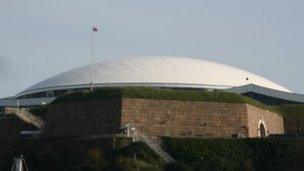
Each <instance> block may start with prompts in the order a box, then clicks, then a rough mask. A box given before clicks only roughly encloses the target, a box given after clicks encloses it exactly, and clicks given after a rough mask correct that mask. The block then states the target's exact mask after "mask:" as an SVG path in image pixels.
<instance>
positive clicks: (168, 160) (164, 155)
mask: <svg viewBox="0 0 304 171" xmlns="http://www.w3.org/2000/svg"><path fill="white" fill-rule="evenodd" d="M138 137H139V139H140V140H141V141H143V142H145V143H146V144H147V145H148V146H149V147H150V148H151V149H152V150H153V151H155V152H156V153H157V154H158V155H159V156H160V157H161V158H162V159H163V160H164V161H165V162H166V163H173V162H175V160H174V158H173V157H172V156H170V154H168V153H167V152H165V151H164V150H163V149H162V148H161V146H160V144H158V143H155V142H153V141H152V140H151V139H150V138H149V137H147V136H146V135H145V134H141V133H139V134H138Z"/></svg>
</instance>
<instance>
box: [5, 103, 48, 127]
mask: <svg viewBox="0 0 304 171" xmlns="http://www.w3.org/2000/svg"><path fill="white" fill-rule="evenodd" d="M4 113H5V115H14V116H16V117H18V118H19V119H21V120H22V121H24V122H25V123H29V124H32V125H34V126H36V127H37V128H38V129H42V128H43V127H44V125H45V122H44V120H42V119H41V118H40V117H38V116H35V115H34V114H32V113H31V112H29V111H27V110H26V109H25V108H21V109H19V108H13V107H6V108H5V111H4Z"/></svg>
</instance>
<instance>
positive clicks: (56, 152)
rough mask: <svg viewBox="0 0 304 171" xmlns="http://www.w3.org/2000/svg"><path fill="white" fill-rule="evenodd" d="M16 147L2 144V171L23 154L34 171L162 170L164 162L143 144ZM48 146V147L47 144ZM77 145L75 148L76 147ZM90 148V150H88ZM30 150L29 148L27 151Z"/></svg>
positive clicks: (64, 143) (32, 144)
mask: <svg viewBox="0 0 304 171" xmlns="http://www.w3.org/2000/svg"><path fill="white" fill-rule="evenodd" d="M23 143H25V144H23V145H20V142H19V143H18V144H17V143H16V145H15V146H9V147H7V146H2V147H3V149H2V148H1V144H0V150H1V153H0V170H10V167H11V166H12V162H13V158H14V157H16V156H18V155H20V154H23V155H24V157H25V159H26V162H27V165H28V167H29V170H31V171H41V170H43V171H54V170H57V171H66V170H68V171H100V170H109V171H110V170H117V171H133V170H137V168H139V169H140V170H161V169H162V167H163V164H164V163H163V161H162V160H161V159H160V158H159V156H158V155H157V154H156V153H155V152H154V151H152V150H151V149H150V148H149V147H148V146H147V145H146V144H144V143H142V142H136V143H131V144H130V145H128V146H125V147H117V148H114V149H113V148H108V147H107V148H105V145H103V146H104V147H100V146H99V145H98V144H95V145H88V144H86V141H84V142H82V143H85V145H83V144H82V143H75V142H72V141H69V140H67V141H58V142H55V143H54V142H50V143H46V142H41V141H40V140H26V141H23ZM45 143H46V144H45ZM74 143H75V144H74ZM87 146H88V147H87ZM25 147H26V148H25Z"/></svg>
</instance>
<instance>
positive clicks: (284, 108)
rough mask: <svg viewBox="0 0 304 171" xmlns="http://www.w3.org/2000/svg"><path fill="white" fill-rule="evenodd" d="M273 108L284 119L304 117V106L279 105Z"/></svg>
mask: <svg viewBox="0 0 304 171" xmlns="http://www.w3.org/2000/svg"><path fill="white" fill-rule="evenodd" d="M273 108H275V110H277V111H279V113H280V114H281V115H282V116H284V117H304V104H288V105H280V106H274V107H273Z"/></svg>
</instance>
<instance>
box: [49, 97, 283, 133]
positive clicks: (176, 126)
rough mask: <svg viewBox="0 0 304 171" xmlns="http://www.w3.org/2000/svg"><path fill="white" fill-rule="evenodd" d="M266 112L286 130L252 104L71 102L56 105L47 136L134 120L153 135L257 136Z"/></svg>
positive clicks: (114, 129) (272, 129)
mask: <svg viewBox="0 0 304 171" xmlns="http://www.w3.org/2000/svg"><path fill="white" fill-rule="evenodd" d="M261 118H262V119H263V121H264V122H265V124H266V127H267V130H268V131H269V132H268V133H269V134H283V133H284V125H283V119H282V117H281V116H279V115H277V114H276V113H273V112H269V111H265V110H262V109H259V108H256V107H253V106H250V105H246V104H235V103H216V102H194V101H174V100H152V99H130V98H122V99H111V100H99V101H86V102H69V103H61V104H52V105H51V107H50V109H49V110H48V113H47V116H46V122H47V126H46V129H45V136H47V137H69V136H71V137H78V136H80V137H81V136H90V135H109V134H115V133H119V132H120V130H121V128H122V127H123V126H124V125H125V124H128V123H130V124H131V125H132V126H134V127H135V128H136V129H137V130H138V131H139V132H141V133H144V134H146V135H149V136H174V137H180V136H187V137H206V138H229V137H233V136H234V135H236V134H238V133H241V134H243V135H245V136H246V137H257V136H258V129H259V126H258V123H259V120H260V119H261Z"/></svg>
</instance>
